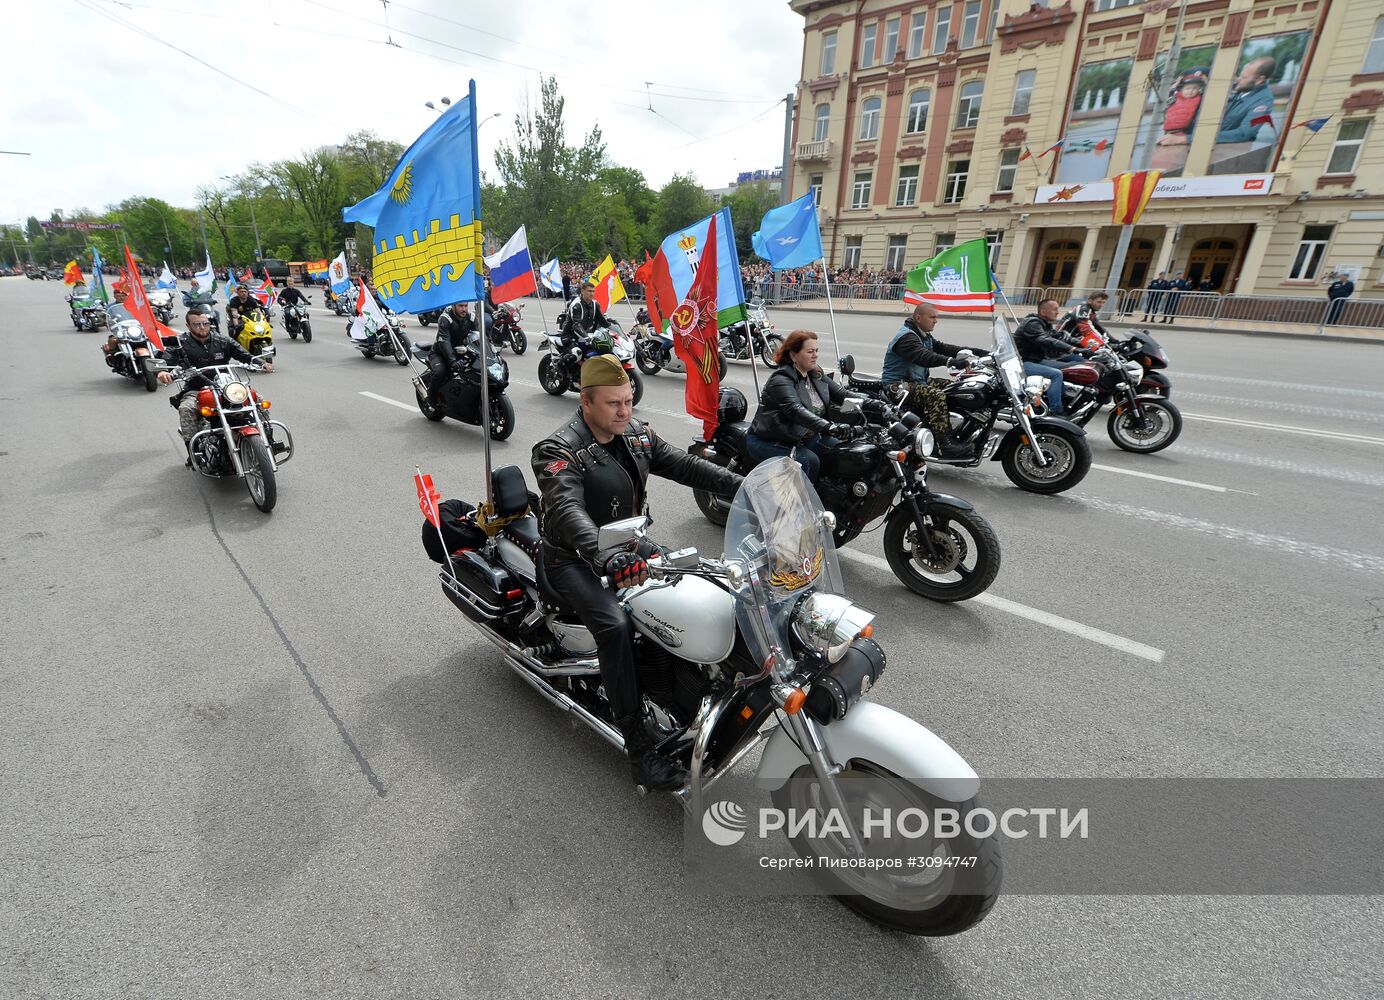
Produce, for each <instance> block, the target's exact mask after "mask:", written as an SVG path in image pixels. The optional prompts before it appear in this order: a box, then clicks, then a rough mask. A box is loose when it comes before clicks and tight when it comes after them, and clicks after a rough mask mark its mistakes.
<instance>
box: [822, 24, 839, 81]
mask: <svg viewBox="0 0 1384 1000" xmlns="http://www.w3.org/2000/svg"><path fill="white" fill-rule="evenodd" d="M835 72H836V32H834V31H828V32H827V33H826V34H825V35H823V36H822V74H821V75H822V76H831V74H833V73H835Z"/></svg>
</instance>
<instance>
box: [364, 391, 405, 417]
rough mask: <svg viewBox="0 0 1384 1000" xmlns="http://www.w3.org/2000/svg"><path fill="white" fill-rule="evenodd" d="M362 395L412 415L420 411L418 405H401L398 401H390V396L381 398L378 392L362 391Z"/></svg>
mask: <svg viewBox="0 0 1384 1000" xmlns="http://www.w3.org/2000/svg"><path fill="white" fill-rule="evenodd" d="M361 395H362V396H368V397H369V398H370V399H373V400H376V401H378V402H381V403H388V404H389V405H390V406H397V407H398V408H399V409H401V410H408V411H409V412H410V413H415V412H417V410H418V407H417V405H414V404H410V403H401V402H399V401H398V400H397V399H390V398H389V397H388V396H381V395H380V394H379V393H377V392H364V391H362V392H361Z"/></svg>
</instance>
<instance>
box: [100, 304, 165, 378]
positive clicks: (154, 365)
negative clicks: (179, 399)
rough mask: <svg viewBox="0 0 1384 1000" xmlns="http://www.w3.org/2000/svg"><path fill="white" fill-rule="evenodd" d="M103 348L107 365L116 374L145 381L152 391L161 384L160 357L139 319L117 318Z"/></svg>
mask: <svg viewBox="0 0 1384 1000" xmlns="http://www.w3.org/2000/svg"><path fill="white" fill-rule="evenodd" d="M101 350H102V352H103V353H104V354H105V356H106V364H107V365H108V366H109V367H110V370H111V371H113V372H115V373H116V374H117V375H123V376H125V377H126V378H128V379H132V380H134V381H136V382H140V383H142V384H143V385H144V388H145V389H147V390H148V391H149V392H153V391H154V390H155V389H157V388H158V387H159V371H160V366H159V363H158V359H157V358H156V356H155V352H154V348H153V345H152V344H150V343H149V338H148V337H147V336H146V335H145V333H144V327H142V326H140V325H139V320H134V319H123V320H118V321H117V322H116V323H115V324H114V325H113V326H112V327H111V330H110V335H109V336H108V337H106V342H105V343H104V344H102V345H101Z"/></svg>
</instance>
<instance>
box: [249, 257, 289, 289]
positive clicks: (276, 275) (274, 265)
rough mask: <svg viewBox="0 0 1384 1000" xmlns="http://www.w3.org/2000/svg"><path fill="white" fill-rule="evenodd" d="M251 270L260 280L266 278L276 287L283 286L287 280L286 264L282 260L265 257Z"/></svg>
mask: <svg viewBox="0 0 1384 1000" xmlns="http://www.w3.org/2000/svg"><path fill="white" fill-rule="evenodd" d="M252 270H253V272H254V274H255V276H256V277H257V278H259V279H261V280H263V279H265V278H268V279H269V280H270V281H272V282H273V283H274V284H275V286H277V287H283V285H284V284H285V282H287V281H288V264H287V263H286V262H285V261H282V260H276V259H274V258H272V257H266V258H265V259H264V260H261V261H260V262H259V263H258V264H257V265H255V267H254V268H253V269H252Z"/></svg>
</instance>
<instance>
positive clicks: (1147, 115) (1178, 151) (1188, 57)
mask: <svg viewBox="0 0 1384 1000" xmlns="http://www.w3.org/2000/svg"><path fill="white" fill-rule="evenodd" d="M1215 59H1216V46H1214V45H1197V46H1193V47H1192V48H1188V49H1183V50H1182V53H1181V55H1179V56H1178V60H1177V65H1176V66H1174V67H1173V68H1172V72H1171V75H1169V73H1168V71H1167V70H1166V69H1165V67H1166V66H1167V63H1168V53H1166V52H1164V53H1163V54H1162V55H1160V56H1159V57H1158V62H1157V64H1156V66H1157V72H1158V74H1159V75H1160V76H1162V77H1163V80H1164V84H1165V86H1166V87H1167V91H1166V92H1165V93H1164V95H1163V97H1164V99H1165V100H1166V101H1167V102H1168V103H1167V105H1166V106H1165V107H1164V108H1163V114H1162V115H1161V117H1160V120H1159V121H1157V122H1154V121H1153V118H1154V114H1155V111H1156V105H1155V104H1154V100H1153V94H1152V92H1150V93H1149V95H1148V103H1147V105H1146V106H1145V108H1144V116H1143V119H1142V121H1141V122H1140V125H1139V134H1138V136H1137V137H1136V140H1135V143H1134V162H1135V163H1140V162H1142V160H1141V159H1140V157H1141V155H1142V149H1143V145H1144V143H1143V137H1144V136H1145V135H1147V134H1151V135H1152V136H1153V152H1152V154H1151V155H1150V159H1149V167H1150V169H1153V170H1159V171H1162V174H1163V176H1164V177H1179V176H1181V174H1182V170H1183V168H1184V167H1186V165H1187V153H1188V151H1189V150H1190V149H1191V148H1192V136H1193V135H1195V134H1196V129H1197V123H1198V122H1199V121H1200V120H1201V118H1202V116H1203V115H1206V116H1207V117H1208V118H1209V117H1210V116H1209V114H1208V112H1209V111H1210V109H1209V108H1206V107H1205V106H1204V105H1203V102H1202V98H1203V97H1204V96H1205V94H1206V88H1207V85H1208V84H1209V83H1210V81H1211V65H1212V63H1213V62H1214V61H1215Z"/></svg>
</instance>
